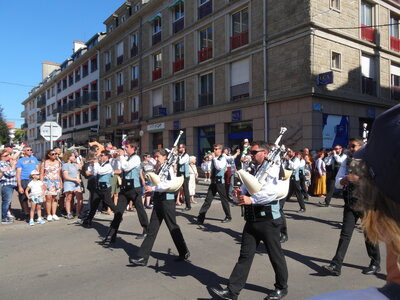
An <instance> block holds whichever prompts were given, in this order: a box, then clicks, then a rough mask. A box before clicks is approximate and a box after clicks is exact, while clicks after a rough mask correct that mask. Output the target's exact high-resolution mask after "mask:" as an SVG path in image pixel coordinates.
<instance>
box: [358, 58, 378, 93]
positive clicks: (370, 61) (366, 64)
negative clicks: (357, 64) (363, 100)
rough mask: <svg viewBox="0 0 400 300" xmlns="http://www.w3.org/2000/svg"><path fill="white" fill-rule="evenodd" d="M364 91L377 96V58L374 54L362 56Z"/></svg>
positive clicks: (362, 87)
mask: <svg viewBox="0 0 400 300" xmlns="http://www.w3.org/2000/svg"><path fill="white" fill-rule="evenodd" d="M361 74H362V76H361V81H362V86H361V89H362V93H363V94H367V95H371V96H376V81H375V59H374V57H372V56H368V55H364V54H363V55H362V56H361Z"/></svg>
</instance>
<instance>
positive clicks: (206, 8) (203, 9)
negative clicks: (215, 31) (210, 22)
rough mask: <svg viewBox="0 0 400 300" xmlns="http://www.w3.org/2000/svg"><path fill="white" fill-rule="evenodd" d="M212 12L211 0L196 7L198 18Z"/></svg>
mask: <svg viewBox="0 0 400 300" xmlns="http://www.w3.org/2000/svg"><path fill="white" fill-rule="evenodd" d="M211 13H212V0H209V1H208V2H206V3H204V4H202V5H201V6H200V7H199V9H198V18H199V19H201V18H204V17H205V16H208V15H209V14H211Z"/></svg>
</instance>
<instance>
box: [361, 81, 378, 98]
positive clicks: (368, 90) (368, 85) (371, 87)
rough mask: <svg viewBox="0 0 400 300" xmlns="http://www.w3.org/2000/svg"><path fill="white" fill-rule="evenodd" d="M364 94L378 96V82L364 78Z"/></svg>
mask: <svg viewBox="0 0 400 300" xmlns="http://www.w3.org/2000/svg"><path fill="white" fill-rule="evenodd" d="M361 81H362V93H363V94H367V95H371V96H376V81H375V80H374V79H373V78H368V77H364V76H362V78H361Z"/></svg>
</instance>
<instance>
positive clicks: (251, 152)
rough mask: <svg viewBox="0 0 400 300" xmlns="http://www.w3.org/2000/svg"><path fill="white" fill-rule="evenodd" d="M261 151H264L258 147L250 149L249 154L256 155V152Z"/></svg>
mask: <svg viewBox="0 0 400 300" xmlns="http://www.w3.org/2000/svg"><path fill="white" fill-rule="evenodd" d="M262 151H264V150H263V149H260V150H251V151H250V154H251V155H257V153H258V152H262Z"/></svg>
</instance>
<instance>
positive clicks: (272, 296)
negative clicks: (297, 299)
mask: <svg viewBox="0 0 400 300" xmlns="http://www.w3.org/2000/svg"><path fill="white" fill-rule="evenodd" d="M287 293H288V290H287V289H283V290H280V289H275V290H273V291H272V292H271V293H269V294H268V296H267V297H265V298H264V300H278V299H282V298H283V297H285V296H286V295H287Z"/></svg>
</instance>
